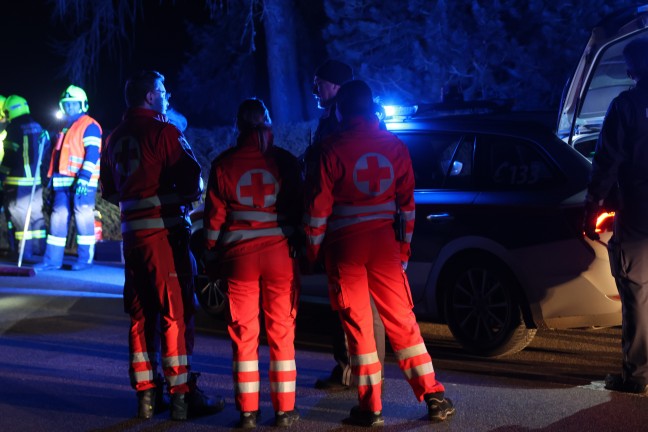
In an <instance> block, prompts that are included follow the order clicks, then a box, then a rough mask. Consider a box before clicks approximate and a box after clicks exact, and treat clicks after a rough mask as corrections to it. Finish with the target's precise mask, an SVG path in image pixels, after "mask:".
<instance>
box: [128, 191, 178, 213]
mask: <svg viewBox="0 0 648 432" xmlns="http://www.w3.org/2000/svg"><path fill="white" fill-rule="evenodd" d="M181 203H182V201H181V200H180V197H179V196H178V195H177V194H168V195H159V196H158V195H155V196H151V197H146V198H142V199H134V200H127V201H120V203H119V209H120V210H121V211H123V212H129V211H132V210H141V209H147V208H154V207H159V206H161V205H162V204H181Z"/></svg>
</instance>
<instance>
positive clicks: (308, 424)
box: [0, 263, 648, 432]
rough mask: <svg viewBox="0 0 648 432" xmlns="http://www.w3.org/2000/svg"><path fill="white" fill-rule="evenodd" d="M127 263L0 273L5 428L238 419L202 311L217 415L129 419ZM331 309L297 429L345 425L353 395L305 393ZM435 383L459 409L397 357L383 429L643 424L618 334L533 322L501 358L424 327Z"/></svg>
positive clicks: (305, 325)
mask: <svg viewBox="0 0 648 432" xmlns="http://www.w3.org/2000/svg"><path fill="white" fill-rule="evenodd" d="M122 271H123V270H122V268H121V265H119V264H118V263H114V264H112V263H106V264H103V265H95V266H94V267H93V269H92V270H90V271H84V272H71V271H52V272H45V273H41V274H38V275H36V276H34V277H7V276H0V431H1V432H4V431H106V432H113V431H215V430H229V429H231V428H232V427H233V426H234V423H235V421H236V419H237V418H238V412H237V411H236V409H235V407H234V402H233V391H232V381H231V347H230V343H229V341H228V339H227V335H226V332H225V324H224V322H223V321H222V320H218V319H213V318H211V317H208V316H207V315H205V314H204V313H203V312H202V311H201V312H199V313H198V315H197V324H198V331H197V340H196V352H195V353H194V358H193V366H194V369H195V370H196V371H200V372H201V373H202V376H201V378H200V381H199V383H200V386H201V388H203V389H204V390H205V391H206V392H207V393H209V394H220V395H223V396H224V397H225V399H226V403H227V406H226V408H225V410H224V411H223V412H222V413H219V414H216V415H213V416H210V417H204V418H200V419H194V420H190V421H188V422H184V423H178V422H172V421H170V420H168V416H167V415H166V414H160V415H157V416H156V417H155V418H154V419H152V420H149V421H142V420H138V419H134V417H133V416H134V413H135V408H136V400H135V395H134V392H133V390H132V389H131V388H130V385H129V382H128V377H127V359H128V347H127V339H126V335H127V329H128V317H127V315H126V314H124V313H123V312H122V304H121V284H122V282H123V274H122ZM325 316H326V313H325V309H322V308H321V307H312V306H308V305H302V308H301V310H300V315H299V319H298V341H297V347H298V351H297V368H298V378H297V404H298V408H299V410H300V412H301V415H302V419H301V420H300V421H299V422H298V423H296V424H295V425H294V426H293V428H292V429H293V430H296V431H309V432H312V431H330V430H353V428H351V427H348V426H345V425H343V424H342V423H341V420H342V419H343V418H345V417H346V416H347V414H348V411H349V409H350V408H351V406H353V405H354V404H355V403H356V400H357V399H356V395H355V393H354V392H353V391H346V392H339V393H327V392H323V391H320V390H316V389H314V388H313V386H312V384H313V383H314V381H315V379H316V378H317V377H318V376H321V375H324V374H326V373H327V372H328V371H329V370H330V368H331V367H332V359H331V356H330V354H329V353H328V348H327V337H328V336H327V332H326V330H325V328H326V318H325ZM421 327H422V329H423V332H424V335H425V338H426V343H427V345H428V348H429V351H430V353H431V354H432V356H433V359H434V366H435V369H436V371H437V375H438V378H439V380H440V381H442V382H443V383H444V384H445V386H446V390H447V391H446V393H447V396H448V397H450V398H451V399H452V400H453V401H454V403H455V405H456V407H457V414H456V416H455V417H454V418H452V419H451V420H450V421H449V422H447V423H443V424H437V425H430V424H429V423H428V422H427V421H425V420H424V419H423V418H424V415H425V407H424V405H423V404H418V403H417V402H416V401H415V400H414V397H413V395H412V392H411V390H410V389H409V386H408V385H407V383H406V382H405V380H404V379H403V378H402V375H401V373H400V371H399V369H398V367H397V365H396V363H395V361H394V359H393V357H392V356H391V355H388V358H387V365H386V370H385V375H386V383H385V392H384V395H383V404H384V411H383V412H384V416H385V427H384V430H385V431H417V430H444V431H498V432H500V431H501V432H504V431H506V432H517V431H621V430H622V431H625V432H629V431H645V430H648V427H647V426H646V424H648V398H646V397H643V396H634V395H626V394H619V393H614V392H609V391H607V390H605V389H603V382H602V379H603V376H604V375H605V373H607V372H610V371H617V370H618V368H619V365H620V361H621V354H620V347H619V344H620V330H619V329H618V328H612V329H585V330H569V331H540V332H538V335H537V336H536V338H535V339H534V341H533V342H532V343H531V345H530V346H529V347H528V348H527V349H525V350H524V351H522V352H520V353H518V354H515V355H513V356H508V357H504V358H499V359H482V358H477V357H472V356H468V355H466V354H465V353H464V352H463V351H461V349H460V348H459V346H458V345H457V344H456V343H455V342H454V341H453V339H452V337H451V335H450V334H449V332H448V330H447V328H446V327H444V326H441V325H435V324H427V323H422V324H421ZM260 361H261V369H262V387H261V410H262V424H261V425H260V427H259V429H260V430H265V429H271V424H272V418H273V412H272V406H271V404H270V398H269V386H268V381H267V372H266V371H267V366H268V362H269V358H268V350H267V347H265V346H264V345H262V347H261V349H260Z"/></svg>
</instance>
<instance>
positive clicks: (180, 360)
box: [162, 355, 189, 368]
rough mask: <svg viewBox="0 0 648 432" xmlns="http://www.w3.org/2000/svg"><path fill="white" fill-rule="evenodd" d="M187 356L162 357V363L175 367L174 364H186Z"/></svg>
mask: <svg viewBox="0 0 648 432" xmlns="http://www.w3.org/2000/svg"><path fill="white" fill-rule="evenodd" d="M188 364H189V363H188V362H187V356H186V355H181V356H173V357H162V365H163V366H164V367H165V368H167V367H176V366H187V365H188Z"/></svg>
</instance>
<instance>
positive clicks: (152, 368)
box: [124, 233, 195, 393]
mask: <svg viewBox="0 0 648 432" xmlns="http://www.w3.org/2000/svg"><path fill="white" fill-rule="evenodd" d="M124 258H125V262H126V265H125V273H126V275H125V283H124V309H125V311H126V312H127V313H128V314H130V317H131V326H130V334H129V349H130V368H129V375H130V379H131V385H132V386H133V388H134V389H135V390H137V391H142V390H147V389H150V388H152V387H155V382H154V380H155V378H156V376H157V368H158V365H159V363H160V358H159V357H160V351H161V354H162V370H163V372H164V376H165V378H166V379H167V382H168V383H169V389H170V392H171V393H186V392H188V391H189V387H188V385H187V377H188V376H187V375H188V371H189V367H190V364H189V362H190V358H191V354H192V352H193V339H194V327H193V316H194V311H195V309H194V304H193V290H192V280H193V265H192V256H191V254H190V252H189V246H188V236H186V235H185V234H184V233H181V234H175V235H171V234H169V235H168V236H161V237H159V238H157V239H155V240H154V241H152V242H150V243H148V244H146V245H141V246H137V247H134V248H130V249H128V248H127V249H126V250H125V254H124ZM160 348H161V350H160Z"/></svg>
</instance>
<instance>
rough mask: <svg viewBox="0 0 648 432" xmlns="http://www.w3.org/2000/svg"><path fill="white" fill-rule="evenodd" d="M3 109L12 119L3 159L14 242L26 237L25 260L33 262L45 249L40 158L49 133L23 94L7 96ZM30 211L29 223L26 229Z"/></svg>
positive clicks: (1, 177) (1, 175) (0, 175)
mask: <svg viewBox="0 0 648 432" xmlns="http://www.w3.org/2000/svg"><path fill="white" fill-rule="evenodd" d="M3 111H4V113H5V116H6V118H7V120H8V121H9V125H8V126H7V129H6V132H7V135H6V138H5V139H4V145H3V147H4V157H3V159H2V162H1V163H0V182H1V184H2V186H3V189H4V207H5V209H6V213H7V214H8V216H9V221H10V222H11V224H12V226H13V230H14V237H15V245H16V246H17V245H19V244H20V243H21V241H22V240H23V238H24V241H25V245H24V249H23V257H22V259H23V261H25V262H32V263H33V262H36V260H37V259H38V258H36V256H38V255H43V253H44V252H45V235H46V231H45V219H44V217H43V211H42V207H43V186H42V183H41V175H40V169H38V168H39V167H38V165H39V160H38V158H39V155H40V156H41V157H42V154H43V152H45V151H46V150H47V147H48V146H49V136H48V134H47V131H45V130H44V129H43V128H42V127H41V125H40V124H38V123H37V122H36V121H35V120H34V119H33V118H32V117H31V115H30V113H29V105H28V103H27V101H26V100H25V99H24V98H23V97H21V96H18V95H11V96H9V97H7V99H6V100H5V102H4V105H3ZM34 185H35V188H34ZM32 189H34V194H33V198H32ZM30 201H31V203H30ZM30 205H31V211H30V210H29V207H30ZM28 212H30V217H29V226H28V227H27V229H26V230H25V222H26V219H27V214H28Z"/></svg>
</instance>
